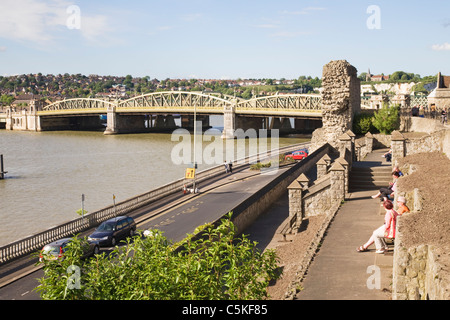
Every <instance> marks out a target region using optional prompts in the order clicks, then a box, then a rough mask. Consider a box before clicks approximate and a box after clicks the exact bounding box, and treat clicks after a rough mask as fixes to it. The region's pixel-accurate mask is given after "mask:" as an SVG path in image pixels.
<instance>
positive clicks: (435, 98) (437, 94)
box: [428, 72, 450, 110]
mask: <svg viewBox="0 0 450 320" xmlns="http://www.w3.org/2000/svg"><path fill="white" fill-rule="evenodd" d="M433 105H434V106H435V108H436V110H442V109H443V108H445V107H447V110H448V109H449V108H450V76H443V75H442V74H441V73H440V72H439V73H438V76H437V83H436V88H435V89H434V90H433V91H432V92H431V93H430V94H429V96H428V107H429V108H431V106H433Z"/></svg>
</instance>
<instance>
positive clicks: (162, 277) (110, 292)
mask: <svg viewBox="0 0 450 320" xmlns="http://www.w3.org/2000/svg"><path fill="white" fill-rule="evenodd" d="M152 231H153V232H152V235H151V236H150V237H140V236H135V237H134V238H133V240H132V241H130V240H127V242H126V244H125V245H124V246H123V247H120V248H119V247H116V248H115V250H114V251H113V252H112V253H111V254H110V255H109V256H107V255H106V254H105V253H102V254H99V255H96V256H95V257H93V258H91V259H87V260H81V259H80V256H81V250H80V241H79V240H74V241H72V242H71V243H70V244H69V249H68V250H67V253H68V254H67V255H66V256H65V259H64V260H62V261H61V260H56V261H45V262H43V264H44V273H45V274H44V277H43V278H42V279H39V281H40V285H39V286H38V288H37V289H36V290H37V291H39V292H40V294H41V298H42V299H49V300H50V299H69V300H70V299H80V300H81V299H87V300H105V299H106V300H127V299H130V300H131V299H132V300H147V299H157V300H164V299H169V300H183V299H188V300H192V299H198V300H200V299H208V300H214V299H220V300H225V299H233V300H236V299H239V300H241V299H263V298H266V297H267V290H266V288H267V286H268V283H269V281H270V280H271V279H276V278H277V277H279V275H278V274H277V273H276V270H277V258H276V254H275V251H273V250H269V251H266V252H264V253H261V252H260V251H259V250H257V249H256V243H255V242H251V241H250V240H249V239H248V238H247V237H246V236H242V237H240V238H238V239H237V238H235V236H236V229H235V227H234V225H233V223H232V222H231V214H230V215H229V216H228V218H227V219H223V220H222V221H221V224H220V225H219V226H218V227H216V228H213V227H212V226H211V225H207V226H206V228H205V230H204V236H203V237H201V238H200V239H197V237H188V238H187V240H186V242H185V243H184V245H183V246H182V247H175V246H173V245H172V244H170V243H169V241H168V240H167V239H166V238H165V237H164V236H163V234H162V233H161V231H158V230H152ZM176 248H178V249H176ZM71 266H78V267H79V271H80V272H79V280H80V281H79V283H80V286H79V287H78V288H73V286H70V285H69V286H68V283H69V284H70V283H71V282H70V280H71V279H72V278H73V275H71V274H68V271H70V270H71V269H68V268H70V267H71ZM72 268H73V267H72ZM68 280H69V282H68Z"/></svg>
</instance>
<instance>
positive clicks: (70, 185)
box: [0, 130, 308, 246]
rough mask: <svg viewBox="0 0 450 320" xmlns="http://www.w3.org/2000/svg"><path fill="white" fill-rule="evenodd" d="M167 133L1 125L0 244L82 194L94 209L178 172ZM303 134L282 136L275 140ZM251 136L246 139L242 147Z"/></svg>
mask: <svg viewBox="0 0 450 320" xmlns="http://www.w3.org/2000/svg"><path fill="white" fill-rule="evenodd" d="M212 135H215V134H214V133H213V134H212ZM172 138H173V135H172V134H127V135H114V136H104V135H103V133H102V132H79V131H55V132H20V131H6V130H0V154H3V155H4V164H5V171H8V173H7V175H6V179H4V180H0V218H1V223H0V246H1V245H5V244H7V243H10V242H12V241H15V240H19V239H21V238H23V237H26V236H28V235H31V234H33V233H36V232H40V231H43V230H45V229H47V228H50V227H53V226H55V225H58V224H60V223H63V222H66V221H70V220H72V219H74V218H77V217H78V215H77V213H76V211H77V210H79V209H81V207H82V202H81V197H82V196H81V195H82V194H84V195H85V200H84V209H85V210H87V211H88V212H94V211H97V210H99V209H101V208H104V207H106V206H109V205H111V204H112V203H113V195H115V201H116V202H120V201H123V200H126V199H128V198H131V197H133V196H135V195H138V194H141V193H145V192H147V191H150V190H151V189H154V188H156V187H158V186H161V185H164V184H166V183H169V182H171V181H174V180H177V179H180V178H183V177H184V174H185V170H186V168H187V167H188V165H187V164H184V163H181V164H174V161H173V160H172V157H173V156H172V150H173V149H174V148H177V147H178V148H179V147H180V143H181V142H180V141H181V140H175V141H172V140H173V139H172ZM218 138H220V135H219V136H218ZM199 139H200V137H198V138H197V148H199V145H200V147H202V148H203V150H205V148H208V146H210V148H211V142H207V141H208V140H205V141H204V142H203V143H199ZM268 140H270V139H268ZM307 140H308V139H305V138H304V137H300V136H289V137H281V138H280V139H279V140H278V144H279V146H280V147H282V146H286V145H291V144H295V143H300V142H304V141H307ZM213 141H214V139H213ZM234 143H235V146H236V148H237V145H236V144H237V142H236V140H235V142H234ZM251 143H252V139H246V144H247V148H248V144H251ZM260 143H261V142H260ZM268 147H269V149H270V144H269V146H268ZM175 162H176V161H175ZM197 162H199V168H198V170H203V169H206V168H208V167H211V166H214V165H217V164H216V163H212V164H206V163H201V162H202V161H201V159H200V161H199V159H198V158H197ZM203 162H205V161H203Z"/></svg>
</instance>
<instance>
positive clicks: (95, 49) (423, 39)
mask: <svg viewBox="0 0 450 320" xmlns="http://www.w3.org/2000/svg"><path fill="white" fill-rule="evenodd" d="M341 59H345V60H347V61H348V62H349V63H351V64H352V65H353V66H355V67H356V68H357V69H358V73H359V74H360V73H362V72H367V70H368V69H369V68H370V71H371V73H372V74H382V73H384V74H391V73H393V72H395V71H405V72H410V73H415V74H419V75H421V76H422V77H423V76H427V75H436V74H437V73H438V72H442V74H444V75H450V1H448V0H428V1H415V0H411V1H405V0H395V1H392V0H386V1H377V0H370V1H367V0H310V1H306V0H305V1H304V0H277V1H273V0H239V1H237V0H226V1H224V0H158V1H155V0H149V1H137V0H130V1H119V0H108V1H106V0H91V1H87V0H78V1H69V0H0V75H3V76H9V75H17V74H30V73H39V72H41V73H42V74H55V75H56V74H64V73H69V74H78V73H81V74H84V75H90V74H98V75H116V76H125V75H128V74H130V75H132V76H133V77H144V76H149V77H150V78H152V79H153V78H157V79H159V80H163V79H166V78H171V79H177V78H178V79H189V78H203V79H238V78H242V79H261V78H274V79H281V78H285V79H296V78H298V77H299V76H302V75H305V76H312V77H319V78H321V76H322V68H323V66H324V65H325V64H327V63H328V62H330V61H332V60H341Z"/></svg>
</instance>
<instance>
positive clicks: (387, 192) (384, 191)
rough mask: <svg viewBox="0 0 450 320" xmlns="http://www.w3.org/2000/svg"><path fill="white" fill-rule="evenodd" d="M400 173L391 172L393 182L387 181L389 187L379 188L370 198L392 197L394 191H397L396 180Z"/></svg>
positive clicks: (387, 198)
mask: <svg viewBox="0 0 450 320" xmlns="http://www.w3.org/2000/svg"><path fill="white" fill-rule="evenodd" d="M399 177H400V174H399V173H398V172H396V171H394V172H392V178H393V182H390V183H389V187H387V188H381V189H380V190H379V191H378V193H377V194H375V195H373V196H372V199H376V198H381V201H384V200H389V198H393V197H394V192H395V191H397V181H398V178H399Z"/></svg>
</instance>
